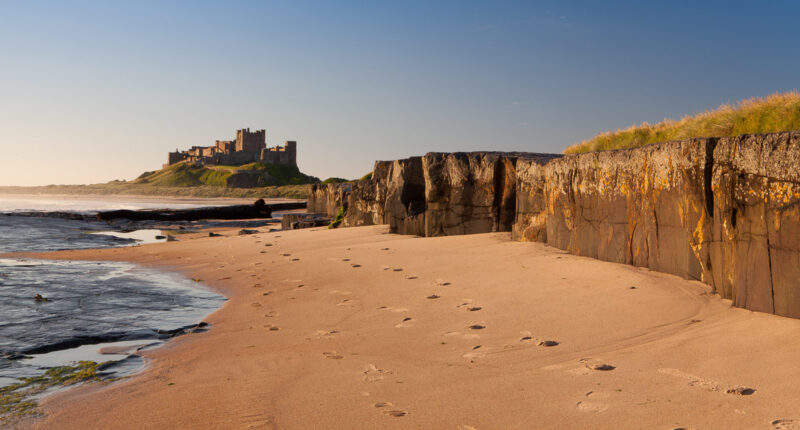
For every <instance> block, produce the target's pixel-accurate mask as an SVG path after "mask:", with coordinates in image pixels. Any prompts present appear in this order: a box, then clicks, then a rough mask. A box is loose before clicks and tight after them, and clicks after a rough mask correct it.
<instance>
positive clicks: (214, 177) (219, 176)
mask: <svg viewBox="0 0 800 430" xmlns="http://www.w3.org/2000/svg"><path fill="white" fill-rule="evenodd" d="M318 181H319V179H317V178H315V177H313V176H309V175H306V174H304V173H302V172H300V170H299V169H298V168H297V167H295V166H283V165H277V164H265V163H250V164H245V165H243V166H195V165H192V164H188V163H179V164H175V165H172V166H169V167H166V168H164V169H161V170H157V171H154V172H145V173H143V174H142V175H140V176H139V177H138V178H136V179H135V180H134V181H132V182H133V183H134V184H140V185H150V186H160V187H199V186H204V185H206V186H213V187H231V188H255V187H265V186H281V185H303V184H311V183H314V182H318Z"/></svg>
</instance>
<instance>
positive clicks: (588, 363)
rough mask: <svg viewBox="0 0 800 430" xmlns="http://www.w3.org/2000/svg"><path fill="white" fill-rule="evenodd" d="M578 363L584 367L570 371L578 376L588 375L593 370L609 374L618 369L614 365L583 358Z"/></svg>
mask: <svg viewBox="0 0 800 430" xmlns="http://www.w3.org/2000/svg"><path fill="white" fill-rule="evenodd" d="M578 362H579V363H581V364H583V367H578V368H575V369H571V370H569V372H570V373H574V374H576V375H588V374H589V373H591V372H592V371H593V370H596V371H600V372H609V371H612V370H614V369H616V368H617V367H616V366H614V365H611V364H608V363H603V362H601V361H597V360H592V359H590V358H581V359H580V360H578Z"/></svg>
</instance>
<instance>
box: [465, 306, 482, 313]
mask: <svg viewBox="0 0 800 430" xmlns="http://www.w3.org/2000/svg"><path fill="white" fill-rule="evenodd" d="M481 309H483V308H482V307H480V306H472V307H468V308H467V311H469V312H477V311H479V310H481Z"/></svg>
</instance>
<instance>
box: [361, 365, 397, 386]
mask: <svg viewBox="0 0 800 430" xmlns="http://www.w3.org/2000/svg"><path fill="white" fill-rule="evenodd" d="M362 373H364V380H365V381H367V382H378V381H383V377H384V375H391V374H392V372H390V371H386V370H383V369H378V368H377V367H375V365H374V364H367V366H366V367H365V368H364V371H363V372H362Z"/></svg>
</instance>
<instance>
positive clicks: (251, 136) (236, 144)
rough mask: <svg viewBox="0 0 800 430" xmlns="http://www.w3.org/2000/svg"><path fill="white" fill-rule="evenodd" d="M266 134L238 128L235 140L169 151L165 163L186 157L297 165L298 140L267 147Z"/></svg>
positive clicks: (213, 161) (205, 161) (198, 160)
mask: <svg viewBox="0 0 800 430" xmlns="http://www.w3.org/2000/svg"><path fill="white" fill-rule="evenodd" d="M265 136H266V133H265V132H264V130H258V131H255V132H250V129H243V130H237V132H236V140H235V141H230V140H217V141H216V142H215V144H214V146H193V147H192V148H191V149H189V150H186V151H182V152H179V151H177V150H176V151H175V152H170V153H169V154H168V155H167V164H166V165H165V166H171V165H173V164H175V163H180V162H184V161H188V162H192V163H200V164H228V165H240V164H247V163H253V162H263V163H270V164H281V165H287V166H295V167H296V166H297V142H295V141H287V142H286V143H285V144H284V146H276V147H274V148H267V147H266V143H265ZM237 148H243V149H237Z"/></svg>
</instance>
